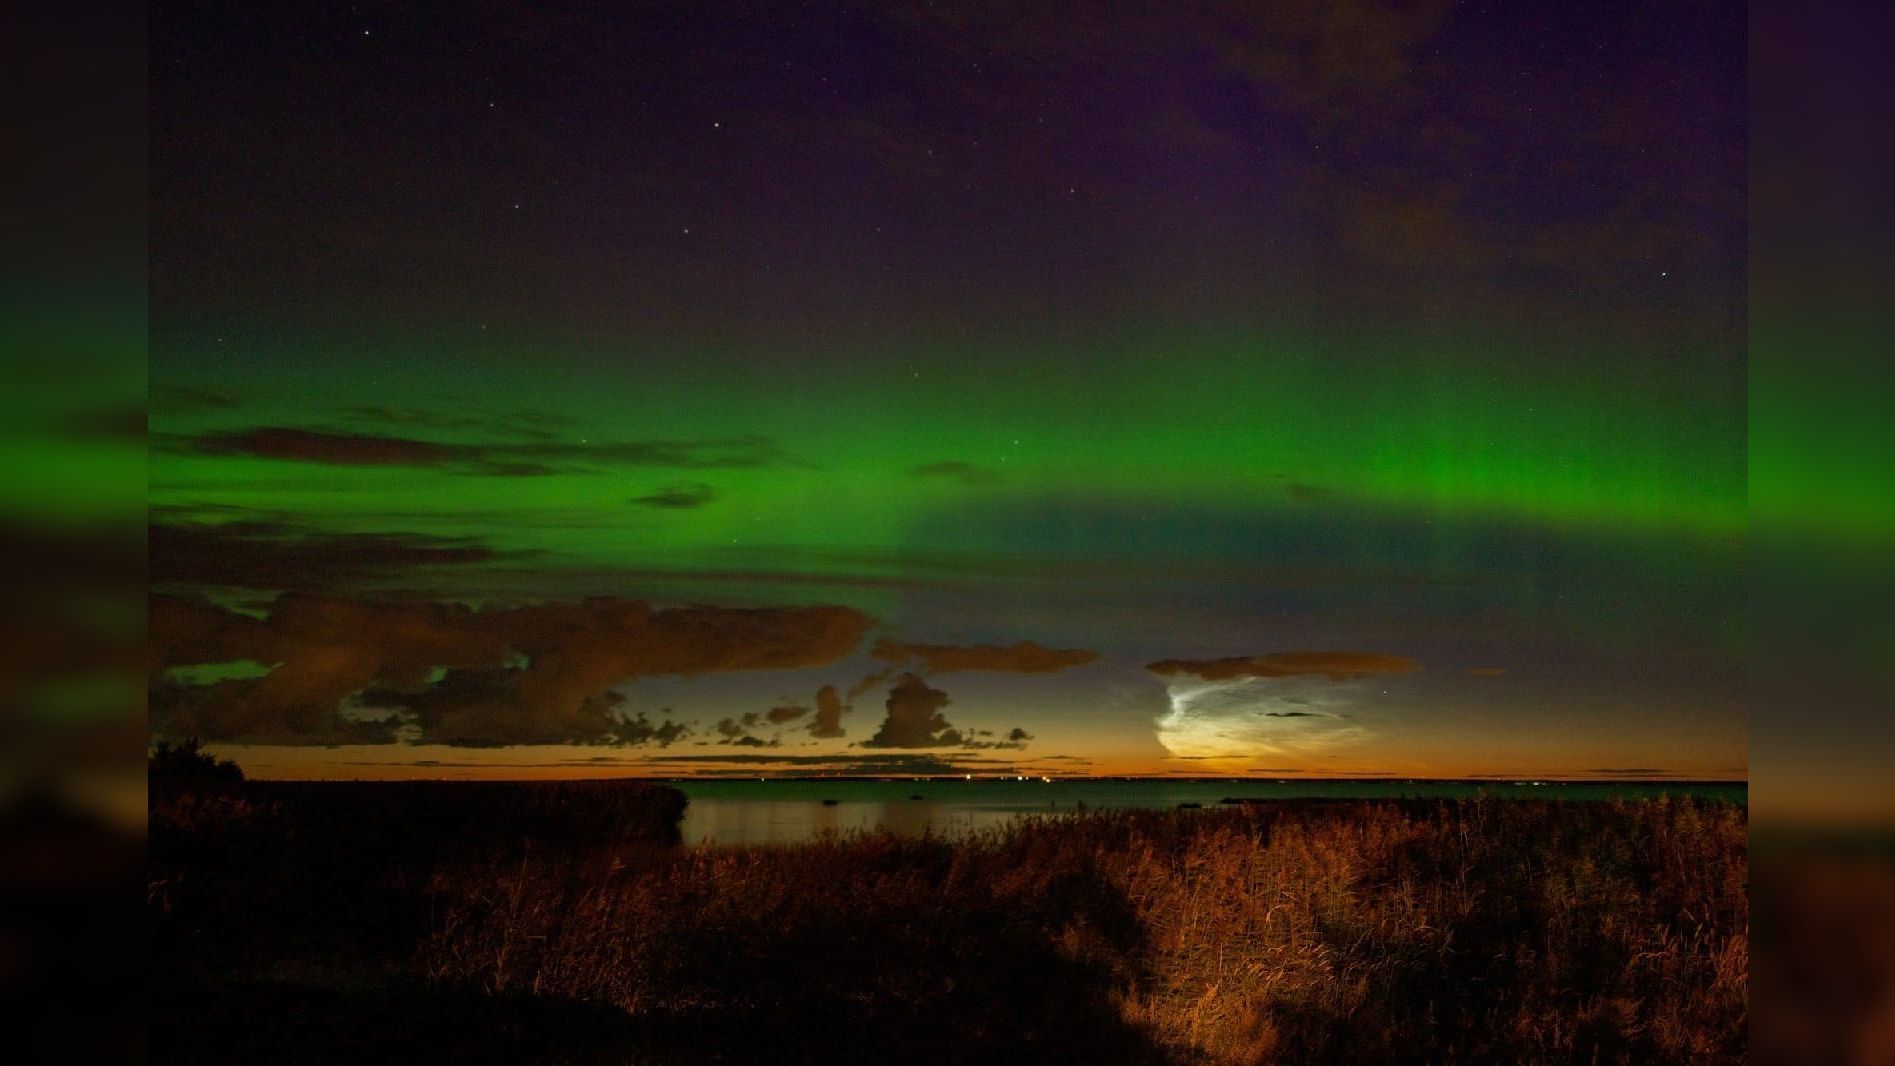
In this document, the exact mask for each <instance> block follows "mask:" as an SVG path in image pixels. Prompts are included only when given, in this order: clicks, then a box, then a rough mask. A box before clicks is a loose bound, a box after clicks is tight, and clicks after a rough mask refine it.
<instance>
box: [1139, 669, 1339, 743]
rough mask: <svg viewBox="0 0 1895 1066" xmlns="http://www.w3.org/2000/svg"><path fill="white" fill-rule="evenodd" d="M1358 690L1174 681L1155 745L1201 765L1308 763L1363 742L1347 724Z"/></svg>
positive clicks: (1319, 681) (1290, 680)
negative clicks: (1260, 760)
mask: <svg viewBox="0 0 1895 1066" xmlns="http://www.w3.org/2000/svg"><path fill="white" fill-rule="evenodd" d="M1360 690H1361V685H1360V684H1359V683H1349V682H1341V683H1339V682H1334V681H1328V680H1325V679H1323V678H1320V677H1240V678H1232V679H1227V680H1220V681H1200V680H1197V679H1195V678H1192V679H1187V680H1179V681H1174V682H1173V683H1172V684H1171V685H1170V686H1169V687H1168V691H1169V693H1170V696H1171V709H1170V710H1169V711H1167V712H1166V713H1165V714H1163V715H1161V716H1160V717H1159V718H1158V720H1157V730H1158V741H1159V743H1161V744H1163V745H1164V746H1165V750H1166V751H1168V752H1170V753H1171V755H1172V756H1174V757H1185V758H1192V759H1200V760H1217V761H1223V760H1229V761H1231V762H1241V761H1244V760H1247V759H1250V758H1254V757H1258V756H1276V757H1287V758H1291V759H1295V758H1298V757H1305V758H1307V757H1314V756H1317V755H1321V754H1324V753H1327V752H1329V751H1331V750H1332V749H1335V748H1338V747H1342V746H1344V745H1348V744H1353V743H1356V742H1358V741H1360V740H1362V739H1364V738H1366V737H1367V736H1368V735H1369V731H1368V730H1367V729H1365V728H1363V727H1362V726H1361V725H1360V724H1359V723H1357V722H1356V721H1355V720H1354V719H1353V718H1351V717H1349V714H1350V711H1351V710H1352V708H1353V707H1354V704H1355V697H1356V695H1357V694H1358V693H1359V692H1360Z"/></svg>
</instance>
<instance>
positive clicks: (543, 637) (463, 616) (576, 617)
mask: <svg viewBox="0 0 1895 1066" xmlns="http://www.w3.org/2000/svg"><path fill="white" fill-rule="evenodd" d="M869 624H870V619H869V618H868V616H866V615H864V614H862V613H861V612H859V611H856V610H854V609H852V608H847V607H831V606H817V607H781V608H752V609H738V608H720V607H688V608H676V609H668V610H655V609H653V608H652V607H650V606H649V605H647V604H645V603H642V602H639V601H635V600H625V599H616V598H597V599H591V600H585V601H581V602H576V603H574V602H553V603H541V604H534V605H530V606H522V607H501V606H495V607H485V608H473V607H468V606H466V605H463V604H452V603H432V602H393V601H375V600H360V599H348V598H341V597H333V596H314V595H307V594H300V593H288V594H284V595H282V596H279V597H277V599H276V600H275V601H274V602H273V603H271V604H270V605H269V607H268V610H267V612H266V613H264V614H263V615H262V616H260V617H256V616H252V615H248V614H244V613H241V612H237V611H232V610H229V609H226V608H223V607H220V606H217V605H214V604H210V603H207V602H204V601H201V600H192V599H188V598H182V597H170V596H154V597H153V598H152V600H151V608H150V614H149V642H148V656H147V658H148V669H149V671H150V674H151V679H152V689H151V691H152V708H151V717H152V728H153V731H154V732H157V733H159V734H162V735H166V736H186V735H195V736H199V737H202V738H203V739H205V740H222V741H240V742H241V741H249V742H264V741H267V742H271V743H335V742H337V740H336V738H337V736H338V735H353V734H354V733H356V732H359V731H362V730H364V729H369V728H371V727H369V726H363V725H361V723H360V719H369V720H372V722H373V723H375V724H374V725H373V727H372V728H373V730H375V731H376V735H377V736H384V737H385V736H386V735H387V734H388V733H389V731H390V730H392V729H393V728H394V727H395V722H394V721H393V720H392V719H399V721H400V723H401V724H402V726H403V727H404V728H412V729H414V730H416V731H417V733H418V738H417V739H419V740H420V741H423V742H428V743H442V744H458V745H466V746H488V745H506V744H526V743H557V742H582V743H626V742H637V741H633V740H632V739H631V738H635V737H636V738H642V739H643V740H646V741H649V740H656V739H658V738H659V733H658V731H664V730H668V731H669V735H670V740H669V741H666V742H667V743H668V742H670V741H675V740H676V739H678V738H679V737H681V736H682V735H683V733H682V732H680V731H679V727H675V726H672V725H670V724H666V725H661V726H653V725H650V724H649V723H646V724H644V725H639V724H638V720H637V719H632V720H631V722H630V723H629V724H628V723H627V721H626V719H625V718H624V716H623V714H622V712H621V709H620V705H621V704H622V703H623V702H624V696H623V695H622V694H621V693H618V692H616V691H613V687H614V686H615V685H619V684H622V683H624V682H627V681H631V680H634V679H637V678H640V677H650V676H659V675H671V676H695V675H699V674H707V673H716V672H723V671H732V670H787V669H800V668H806V667H812V666H821V665H825V664H827V663H831V662H834V661H836V660H838V659H841V658H842V657H844V656H846V655H848V654H849V652H850V651H852V650H853V649H854V648H855V647H856V646H857V645H858V644H859V643H860V642H861V640H862V637H863V635H864V634H865V633H866V631H867V629H868V627H869ZM239 661H250V662H254V663H260V664H263V665H265V666H267V667H269V671H268V673H266V674H265V675H264V676H261V677H242V678H226V679H223V680H217V681H212V682H209V683H205V684H189V685H186V684H180V683H178V681H177V680H176V679H175V677H173V676H168V675H167V671H169V670H171V669H173V668H175V667H182V666H196V665H205V664H219V663H232V662H239ZM351 697H355V698H356V703H357V705H358V706H359V707H360V708H362V709H363V710H358V711H355V712H347V709H346V708H345V706H344V701H346V700H349V699H350V698H351ZM376 712H385V713H376ZM648 731H649V732H648Z"/></svg>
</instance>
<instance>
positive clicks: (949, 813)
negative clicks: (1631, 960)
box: [672, 779, 1749, 845]
mask: <svg viewBox="0 0 1895 1066" xmlns="http://www.w3.org/2000/svg"><path fill="white" fill-rule="evenodd" d="M672 784H673V785H674V787H676V788H678V789H679V790H680V791H682V792H683V793H684V794H685V795H686V796H688V797H690V800H691V805H690V806H689V807H688V808H686V810H685V814H684V825H683V833H684V840H685V843H687V844H725V845H734V844H800V843H803V842H805V841H809V840H814V839H817V838H820V837H822V836H824V835H828V834H849V833H855V832H871V831H875V830H878V829H886V830H888V831H890V832H894V833H899V834H902V835H904V836H920V835H922V834H924V833H935V834H937V835H943V836H955V835H959V834H962V833H966V832H969V831H971V830H977V829H985V828H988V827H991V826H998V825H1003V824H1005V823H1007V822H1009V821H1011V820H1013V819H1015V818H1019V817H1022V816H1024V815H1045V814H1071V813H1073V812H1075V811H1078V810H1081V809H1090V810H1100V809H1125V808H1147V809H1154V810H1169V809H1172V808H1175V807H1177V806H1178V805H1179V804H1183V803H1197V804H1202V805H1203V806H1204V807H1207V808H1209V807H1215V806H1217V805H1218V803H1219V801H1221V800H1223V799H1225V798H1226V797H1242V798H1256V799H1305V798H1311V797H1325V798H1331V799H1389V798H1401V797H1419V798H1453V797H1472V796H1475V795H1479V794H1482V793H1485V794H1486V795H1489V796H1493V797H1496V798H1503V797H1521V798H1532V799H1569V800H1609V799H1618V798H1623V799H1637V798H1649V797H1656V796H1662V795H1672V796H1702V797H1707V798H1714V799H1719V800H1724V801H1726V802H1730V803H1739V804H1742V803H1746V802H1747V801H1748V796H1749V786H1747V785H1745V784H1744V783H1742V782H1735V783H1731V782H1702V781H1692V782H1672V781H1665V782H1643V781H1635V782H1619V781H1611V782H1606V781H1579V782H1566V781H1560V782H1554V781H1549V782H1544V783H1533V782H1494V783H1471V782H1464V781H1274V780H1269V781H1259V780H1238V781H1052V782H1043V781H1040V780H1038V779H1031V780H1027V781H952V780H947V781H754V780H751V781H676V782H672ZM825 801H833V802H832V803H831V802H825Z"/></svg>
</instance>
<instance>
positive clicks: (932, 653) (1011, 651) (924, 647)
mask: <svg viewBox="0 0 1895 1066" xmlns="http://www.w3.org/2000/svg"><path fill="white" fill-rule="evenodd" d="M869 654H870V655H872V656H874V657H875V658H877V659H880V660H882V661H883V662H886V663H892V664H894V665H896V666H905V665H908V664H910V663H917V664H919V666H920V669H921V671H922V672H924V673H929V674H951V673H954V672H956V671H960V670H989V671H994V672H997V673H1012V674H1051V673H1057V672H1059V671H1061V670H1065V669H1067V668H1068V667H1073V666H1083V665H1085V664H1086V663H1089V662H1092V661H1094V660H1096V659H1098V657H1099V653H1098V652H1096V651H1090V650H1088V649H1085V648H1047V647H1042V646H1041V645H1038V644H1035V643H1033V642H1032V641H1030V640H1023V641H1020V642H1019V643H1018V644H1015V645H1013V646H1012V647H1000V646H997V645H993V644H975V645H971V646H960V645H953V644H910V643H906V642H903V641H897V640H887V639H884V640H878V641H876V642H875V646H874V647H873V648H871V649H869Z"/></svg>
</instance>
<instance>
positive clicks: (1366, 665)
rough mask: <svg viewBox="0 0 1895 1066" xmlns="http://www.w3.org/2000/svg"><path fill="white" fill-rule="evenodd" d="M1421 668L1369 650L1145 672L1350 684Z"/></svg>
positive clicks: (1193, 662) (1182, 663) (1170, 662)
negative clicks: (1320, 679) (1316, 678)
mask: <svg viewBox="0 0 1895 1066" xmlns="http://www.w3.org/2000/svg"><path fill="white" fill-rule="evenodd" d="M1419 665H1420V664H1418V663H1416V662H1415V660H1413V659H1411V658H1409V657H1408V656H1406V655H1383V654H1380V653H1377V652H1366V651H1286V652H1276V653H1274V654H1270V655H1251V656H1243V657H1233V658H1228V659H1165V660H1162V661H1160V662H1155V663H1150V664H1148V665H1147V666H1146V667H1145V669H1147V670H1150V671H1151V672H1152V673H1154V674H1159V675H1162V676H1165V677H1171V676H1175V675H1178V674H1188V675H1192V676H1195V677H1199V678H1202V679H1204V680H1205V681H1228V680H1230V679H1232V678H1239V677H1298V676H1302V675H1306V674H1307V675H1317V674H1320V675H1322V676H1324V677H1327V678H1329V679H1330V680H1331V681H1347V680H1349V679H1351V678H1358V677H1373V676H1375V675H1377V674H1403V673H1408V672H1409V671H1412V670H1415V669H1416V668H1417V667H1418V666H1419Z"/></svg>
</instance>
